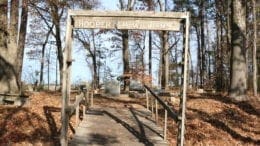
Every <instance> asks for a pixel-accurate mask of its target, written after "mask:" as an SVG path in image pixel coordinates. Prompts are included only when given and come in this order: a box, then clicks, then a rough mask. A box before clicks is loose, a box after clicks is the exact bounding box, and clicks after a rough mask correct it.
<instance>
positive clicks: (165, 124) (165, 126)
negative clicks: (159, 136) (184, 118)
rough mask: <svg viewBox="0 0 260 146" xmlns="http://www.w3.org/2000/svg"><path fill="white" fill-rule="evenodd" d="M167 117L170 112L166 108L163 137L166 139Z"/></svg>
mask: <svg viewBox="0 0 260 146" xmlns="http://www.w3.org/2000/svg"><path fill="white" fill-rule="evenodd" d="M167 117H168V113H167V110H164V130H163V132H164V134H163V139H164V140H166V139H167Z"/></svg>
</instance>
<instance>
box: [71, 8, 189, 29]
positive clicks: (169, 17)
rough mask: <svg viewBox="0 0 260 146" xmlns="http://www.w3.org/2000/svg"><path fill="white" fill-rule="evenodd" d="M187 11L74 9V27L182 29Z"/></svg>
mask: <svg viewBox="0 0 260 146" xmlns="http://www.w3.org/2000/svg"><path fill="white" fill-rule="evenodd" d="M183 17H184V18H185V17H186V13H179V12H166V13H161V12H147V11H145V12H138V13H137V12H131V11H130V12H129V11H128V12H127V11H100V12H96V11H95V12H94V11H84V13H83V12H81V11H73V12H72V13H71V18H72V20H73V22H74V23H73V28H85V29H87V28H89V29H95V28H99V29H126V30H128V29H134V30H168V31H180V28H181V20H182V18H183Z"/></svg>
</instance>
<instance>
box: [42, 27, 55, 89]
mask: <svg viewBox="0 0 260 146" xmlns="http://www.w3.org/2000/svg"><path fill="white" fill-rule="evenodd" d="M52 28H53V26H52V27H51V29H50V30H49V31H48V33H47V35H46V38H45V41H44V43H43V45H42V52H41V53H42V58H41V68H40V85H43V69H44V61H45V57H44V55H45V48H46V44H47V43H48V40H49V36H50V34H51V31H52Z"/></svg>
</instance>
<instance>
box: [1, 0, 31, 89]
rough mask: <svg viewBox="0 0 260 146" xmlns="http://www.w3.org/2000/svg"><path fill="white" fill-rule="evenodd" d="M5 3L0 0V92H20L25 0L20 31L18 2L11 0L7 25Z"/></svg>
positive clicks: (24, 30)
mask: <svg viewBox="0 0 260 146" xmlns="http://www.w3.org/2000/svg"><path fill="white" fill-rule="evenodd" d="M7 4H8V1H7V0H2V1H0V23H1V25H0V69H1V70H0V92H1V93H20V89H21V72H22V64H23V51H24V44H25V35H26V25H27V1H26V0H24V1H23V6H22V15H21V23H20V32H18V16H19V15H18V5H19V3H18V2H17V1H14V0H12V1H11V7H10V18H9V20H10V25H9V27H8V24H7V22H8V18H7V11H8V7H7ZM18 34H19V35H18Z"/></svg>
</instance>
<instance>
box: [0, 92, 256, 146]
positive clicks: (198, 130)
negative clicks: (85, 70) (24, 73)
mask: <svg viewBox="0 0 260 146" xmlns="http://www.w3.org/2000/svg"><path fill="white" fill-rule="evenodd" d="M29 98H30V103H29V104H27V105H24V106H22V107H14V106H7V105H5V106H3V105H1V106H0V146H2V145H24V146H27V145H36V146H37V145H47V146H48V145H50V146H51V145H58V143H59V133H60V127H61V124H60V123H61V122H60V111H61V95H60V93H55V92H33V93H31V96H30V97H29ZM257 98H259V97H255V98H253V97H252V98H251V99H250V100H249V101H243V102H234V101H232V100H230V99H229V98H228V97H227V96H225V95H221V94H218V95H217V94H197V93H192V94H189V96H188V101H187V115H186V117H187V121H186V135H185V139H186V140H185V143H186V145H191V146H193V145H203V146H204V145H217V146H224V145H226V146H230V145H236V146H237V145H241V146H244V145H260V124H259V123H260V102H259V100H258V99H257ZM134 101H135V102H133V100H132V99H130V100H129V101H127V100H111V98H101V97H100V98H98V97H96V98H95V99H94V103H95V104H99V105H102V106H112V107H116V108H124V107H126V106H136V105H144V104H145V102H144V100H143V99H142V100H136V99H134ZM173 107H174V109H175V110H177V109H178V104H177V102H176V103H173ZM160 113H161V114H160V115H161V117H159V119H160V120H159V121H161V123H159V124H161V125H163V115H164V113H163V111H160ZM73 127H75V117H72V118H71V120H70V130H69V135H70V137H71V136H72V135H73V133H74V132H75V129H74V128H73ZM176 136H177V124H176V123H174V122H173V120H171V119H170V118H168V141H169V143H170V145H176Z"/></svg>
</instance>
